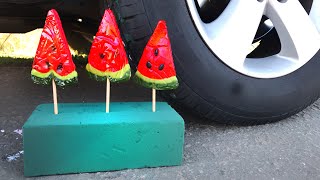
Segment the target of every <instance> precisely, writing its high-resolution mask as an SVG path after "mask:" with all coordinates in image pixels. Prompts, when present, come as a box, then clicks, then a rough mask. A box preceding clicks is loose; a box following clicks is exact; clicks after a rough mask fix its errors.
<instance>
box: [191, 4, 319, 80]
mask: <svg viewBox="0 0 320 180" xmlns="http://www.w3.org/2000/svg"><path fill="white" fill-rule="evenodd" d="M205 1H207V0H186V2H187V5H188V8H189V11H190V14H191V17H192V20H193V22H194V25H195V26H196V28H197V30H198V32H199V34H200V36H201V37H202V39H203V41H204V42H205V43H206V44H207V46H208V48H209V49H210V50H211V51H212V52H213V53H214V54H215V55H216V56H217V57H218V58H219V59H220V60H221V61H222V62H224V63H225V64H226V65H228V66H229V67H230V68H232V69H234V70H236V71H238V72H240V73H242V74H244V75H247V76H251V77H254V78H277V77H281V76H285V75H287V74H289V73H292V72H294V71H296V70H297V69H299V68H301V67H302V66H303V65H304V64H306V63H307V62H308V61H309V60H310V59H311V58H312V57H313V56H314V55H315V54H316V53H317V52H318V50H319V49H320V0H313V2H312V6H311V10H310V13H309V14H308V13H307V12H306V10H305V9H304V7H303V6H302V5H301V3H300V2H299V0H230V2H229V3H228V5H227V6H226V8H225V9H224V10H223V12H222V13H221V14H220V15H219V17H218V18H216V19H215V20H214V21H212V22H209V23H208V22H206V23H205V22H203V21H202V19H201V17H200V15H199V13H198V10H197V5H199V6H201V5H202V4H204V3H205ZM263 16H267V17H268V18H269V19H270V20H271V21H272V25H273V26H274V27H275V29H276V31H277V33H278V36H279V39H280V42H281V49H280V52H279V53H277V54H275V55H271V56H267V57H263V58H248V57H247V55H248V54H249V52H250V48H251V46H252V42H253V41H254V39H255V38H256V37H255V35H256V32H257V30H258V27H259V25H260V22H261V18H262V17H263Z"/></svg>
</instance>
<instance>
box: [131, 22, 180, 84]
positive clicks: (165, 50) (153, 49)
mask: <svg viewBox="0 0 320 180" xmlns="http://www.w3.org/2000/svg"><path fill="white" fill-rule="evenodd" d="M134 81H135V82H137V83H138V84H140V85H142V86H145V87H147V88H152V89H156V90H169V89H176V88H177V87H178V86H179V83H178V80H177V78H176V71H175V67H174V64H173V57H172V50H171V45H170V40H169V37H168V31H167V26H166V22H165V21H159V22H158V25H157V27H156V29H155V30H154V33H153V35H152V36H151V38H150V40H149V42H148V43H147V45H146V47H145V49H144V51H143V54H142V57H141V59H140V61H139V64H138V70H137V72H136V74H135V76H134Z"/></svg>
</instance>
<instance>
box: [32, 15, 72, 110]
mask: <svg viewBox="0 0 320 180" xmlns="http://www.w3.org/2000/svg"><path fill="white" fill-rule="evenodd" d="M77 76H78V73H77V72H76V66H75V65H74V63H73V61H72V56H71V53H70V50H69V46H68V43H67V39H66V36H65V34H64V31H63V29H62V25H61V21H60V18H59V15H58V13H57V11H56V10H54V9H51V10H50V11H49V12H48V15H47V18H46V22H45V25H44V27H43V31H42V33H41V37H40V42H39V45H38V49H37V52H36V56H35V58H34V61H33V64H32V70H31V78H32V80H33V81H34V82H35V83H36V84H43V85H49V84H50V83H51V82H52V92H53V102H54V114H58V100H57V88H56V84H57V85H58V86H65V85H68V84H71V83H74V82H76V81H77Z"/></svg>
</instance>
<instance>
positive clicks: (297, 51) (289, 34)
mask: <svg viewBox="0 0 320 180" xmlns="http://www.w3.org/2000/svg"><path fill="white" fill-rule="evenodd" d="M266 16H268V17H269V18H270V19H271V21H272V22H273V24H274V26H275V28H276V30H277V32H278V35H279V37H280V41H281V51H280V53H279V55H280V56H284V57H287V58H292V59H295V60H299V61H300V62H301V63H303V62H306V61H308V60H309V59H311V58H312V56H313V55H314V54H315V52H317V51H318V50H319V47H320V35H319V32H318V30H317V28H316V26H315V25H314V24H313V22H312V20H311V19H310V17H309V15H308V14H307V12H306V11H305V9H304V8H303V6H302V5H301V4H300V2H299V1H298V0H287V1H283V2H279V1H278V0H269V3H268V6H267V8H266Z"/></svg>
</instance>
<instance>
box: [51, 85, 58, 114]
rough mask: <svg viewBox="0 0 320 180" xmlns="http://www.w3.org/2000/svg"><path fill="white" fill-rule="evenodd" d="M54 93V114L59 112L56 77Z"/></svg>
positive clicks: (53, 87) (53, 86)
mask: <svg viewBox="0 0 320 180" xmlns="http://www.w3.org/2000/svg"><path fill="white" fill-rule="evenodd" d="M52 94H53V110H54V114H58V98H57V86H56V83H55V82H54V79H52Z"/></svg>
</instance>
